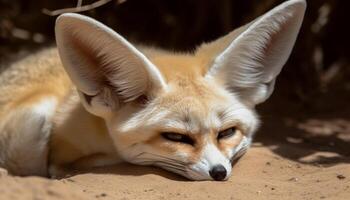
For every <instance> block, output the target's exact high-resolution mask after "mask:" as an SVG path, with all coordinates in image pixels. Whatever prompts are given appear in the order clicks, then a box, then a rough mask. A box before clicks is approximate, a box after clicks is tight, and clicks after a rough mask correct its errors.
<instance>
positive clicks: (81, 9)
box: [42, 0, 124, 16]
mask: <svg viewBox="0 0 350 200" xmlns="http://www.w3.org/2000/svg"><path fill="white" fill-rule="evenodd" d="M110 1H112V0H99V1H96V2H94V3H92V4H87V5H82V0H78V3H77V7H74V8H63V9H59V10H48V9H46V8H44V9H43V10H42V12H43V13H44V14H46V15H50V16H56V15H60V14H63V13H69V12H84V11H88V10H92V9H95V8H97V7H100V6H103V5H105V4H106V3H108V2H110ZM122 2H124V1H118V3H122Z"/></svg>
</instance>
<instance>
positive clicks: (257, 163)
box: [0, 111, 350, 200]
mask: <svg viewBox="0 0 350 200" xmlns="http://www.w3.org/2000/svg"><path fill="white" fill-rule="evenodd" d="M284 112H285V113H280V114H278V115H276V114H274V115H269V114H265V115H263V117H262V119H263V121H264V122H265V123H264V126H263V127H262V128H261V130H260V132H259V133H258V134H257V137H256V139H255V142H254V144H253V146H252V148H251V149H250V150H249V151H248V153H247V154H246V155H245V156H244V157H243V158H242V159H241V160H240V161H239V162H238V163H237V164H236V165H235V166H234V168H233V174H232V177H231V178H230V179H229V180H228V181H226V182H213V181H202V182H193V181H188V180H186V179H184V178H182V177H179V176H177V175H174V174H171V173H168V172H166V171H163V170H161V169H158V168H153V167H140V166H134V165H129V164H120V165H116V166H111V167H104V168H99V169H94V170H89V171H87V172H81V173H79V174H77V175H73V176H71V177H69V178H64V179H61V180H50V179H46V178H40V177H14V176H11V175H7V174H6V172H5V170H0V199H1V200H21V199H33V200H34V199H35V200H41V199H49V200H50V199H60V200H72V199H84V200H89V199H105V200H112V199H113V200H134V199H164V200H165V199H166V200H172V199H199V200H205V199H220V200H225V199H232V200H240V199H263V200H265V199H266V200H273V199H276V200H277V199H278V200H280V199H286V200H288V199H291V200H292V199H293V200H296V199H298V200H308V199H310V200H311V199H334V200H349V199H350V157H349V156H350V120H349V119H350V118H348V116H346V117H344V116H342V115H341V114H340V113H339V112H338V113H336V114H335V115H334V116H327V117H324V116H318V117H315V115H311V116H312V117H300V115H299V114H297V115H296V116H298V117H289V118H288V117H281V116H288V112H287V111H284ZM274 113H278V112H274ZM343 113H350V112H343ZM328 114H329V113H328Z"/></svg>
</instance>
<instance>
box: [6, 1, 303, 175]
mask: <svg viewBox="0 0 350 200" xmlns="http://www.w3.org/2000/svg"><path fill="white" fill-rule="evenodd" d="M305 8H306V2H305V1H304V0H290V1H286V2H284V3H282V4H281V5H279V6H277V7H276V8H274V9H273V10H271V11H269V12H268V13H266V14H265V15H263V16H261V17H259V18H257V19H256V20H254V21H253V22H251V23H249V24H247V25H245V26H242V27H241V28H239V29H237V30H234V31H233V32H231V33H229V34H228V35H226V36H224V37H222V38H220V39H218V40H216V41H213V42H210V43H206V44H202V45H201V46H199V47H198V48H197V49H196V50H195V51H194V52H191V53H173V52H168V51H165V50H159V49H154V48H146V47H136V46H134V45H132V44H131V43H129V42H128V41H127V40H126V39H124V38H123V37H122V36H120V35H119V34H117V33H116V32H114V31H113V30H111V29H109V28H108V27H106V26H104V25H103V24H101V23H99V22H97V21H95V20H93V19H91V18H89V17H86V16H82V15H78V14H63V15H61V16H60V17H58V19H57V22H56V28H55V31H56V39H57V47H58V48H57V49H58V51H57V49H56V48H51V49H46V50H44V51H41V52H39V53H37V54H35V55H32V56H29V57H27V58H25V59H22V60H20V61H18V62H16V63H13V64H12V65H11V66H10V67H8V68H7V70H5V71H3V72H2V74H1V76H0V82H1V85H0V93H1V97H0V103H1V107H0V118H1V120H0V129H1V131H0V166H2V167H5V168H7V169H8V170H9V171H10V172H11V173H13V174H19V175H44V176H46V175H49V176H61V175H63V174H64V173H66V172H67V171H69V170H73V169H82V168H90V167H94V166H103V165H109V164H113V163H116V162H119V161H120V160H122V161H127V162H130V163H134V164H139V165H155V166H159V167H161V168H164V169H166V170H169V171H172V172H175V173H178V174H180V175H182V176H185V177H187V178H189V179H192V180H217V181H220V180H227V179H228V177H229V176H230V174H231V170H232V166H231V164H232V161H233V160H235V159H237V158H238V157H240V156H241V155H242V154H243V153H244V152H245V151H246V150H247V148H248V147H249V145H250V143H251V140H252V136H253V133H254V132H255V130H256V129H257V127H258V125H259V120H258V117H257V115H256V113H255V106H256V105H257V104H260V103H262V102H264V101H265V100H266V99H267V98H268V97H269V96H270V95H271V93H272V91H273V89H274V84H275V80H276V77H277V75H278V74H279V73H280V71H281V69H282V66H283V65H284V64H285V62H286V60H287V59H288V57H289V55H290V53H291V50H292V48H293V45H294V43H295V40H296V38H297V34H298V32H299V29H300V26H301V23H302V20H303V16H304V12H305Z"/></svg>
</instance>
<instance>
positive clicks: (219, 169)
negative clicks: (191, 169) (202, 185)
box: [209, 165, 227, 181]
mask: <svg viewBox="0 0 350 200" xmlns="http://www.w3.org/2000/svg"><path fill="white" fill-rule="evenodd" d="M226 173H227V172H226V169H225V167H224V166H222V165H216V166H214V167H213V168H212V169H211V170H210V171H209V174H210V176H211V177H212V178H213V179H214V180H216V181H222V180H224V179H225V177H226Z"/></svg>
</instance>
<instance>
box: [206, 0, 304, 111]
mask: <svg viewBox="0 0 350 200" xmlns="http://www.w3.org/2000/svg"><path fill="white" fill-rule="evenodd" d="M305 9H306V2H305V0H290V1H286V2H285V3H282V4H281V5H279V6H277V7H276V8H274V9H272V10H271V11H269V12H268V13H266V14H264V15H263V16H261V17H259V18H258V19H256V20H255V21H253V22H252V23H250V24H248V25H246V26H244V27H243V30H241V29H240V30H239V31H238V32H239V35H237V34H236V35H237V36H235V38H234V39H233V41H231V43H230V44H229V45H228V46H227V47H226V48H225V49H224V50H223V51H222V52H221V53H219V54H218V56H217V57H216V58H215V59H214V61H213V64H212V66H211V67H210V69H209V71H208V72H207V74H206V76H207V77H208V78H209V77H210V78H214V79H215V80H217V81H221V82H223V83H224V84H225V86H227V88H229V89H230V90H231V91H233V92H234V93H236V94H238V95H239V96H240V97H241V98H242V100H243V101H245V102H246V103H248V104H250V105H252V106H255V105H256V104H259V103H262V102H264V101H265V100H266V99H267V98H268V97H269V96H270V95H271V93H272V91H273V89H274V83H275V80H276V77H277V75H278V74H279V73H280V71H281V69H282V67H283V65H284V64H285V63H286V61H287V59H288V57H289V55H290V53H291V51H292V48H293V46H294V43H295V40H296V38H297V35H298V32H299V29H300V27H301V24H302V21H303V17H304V13H305ZM232 33H237V31H236V32H232ZM232 33H231V34H229V35H235V34H232ZM225 38H226V37H225ZM225 40H226V39H225ZM221 41H224V40H223V39H222V40H221ZM214 43H215V42H214ZM212 46H214V45H212Z"/></svg>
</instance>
